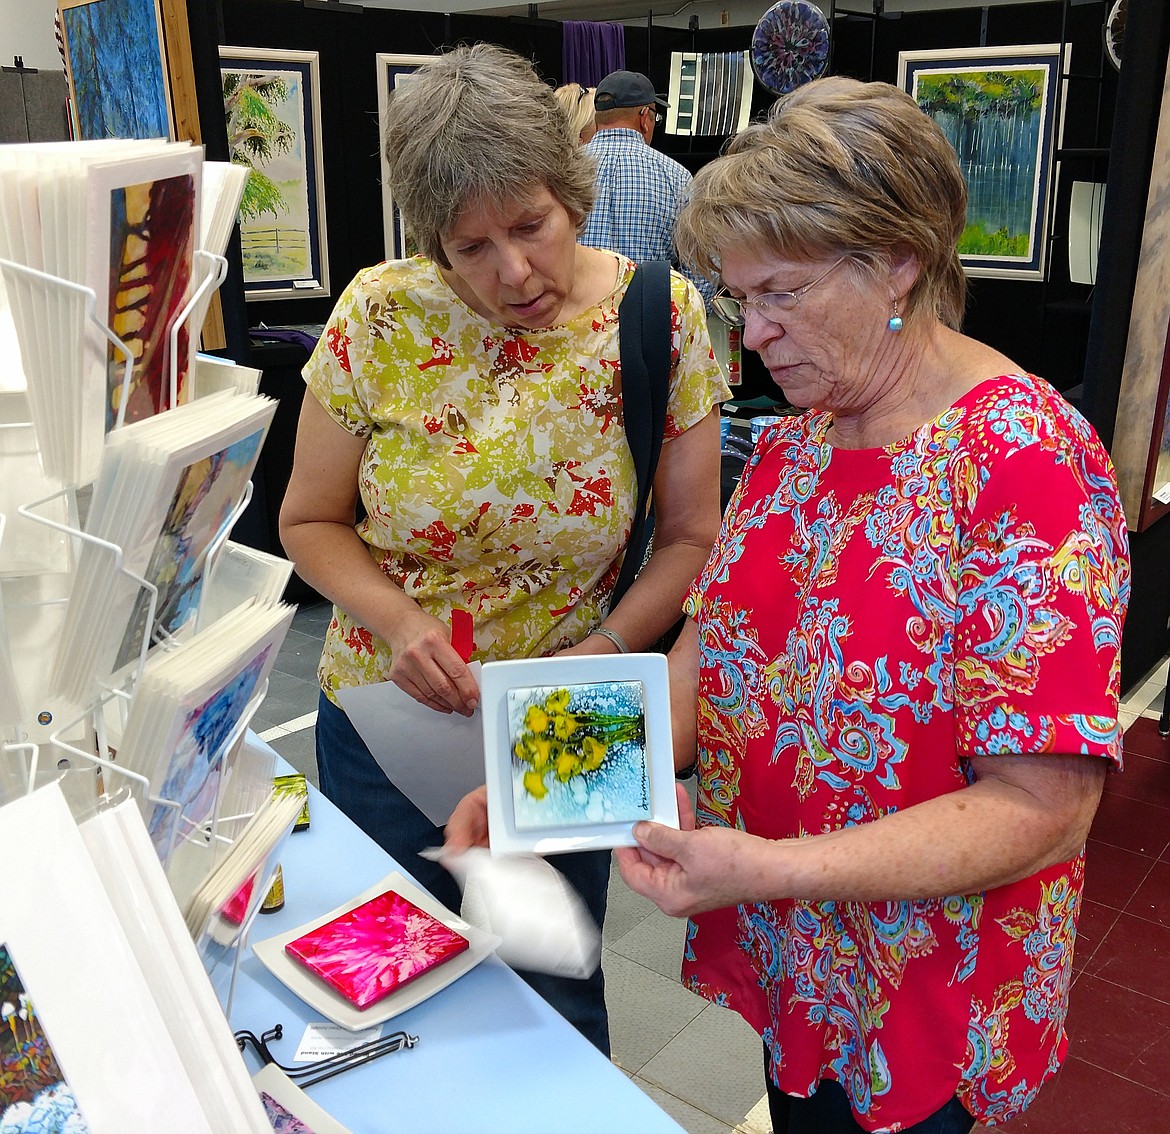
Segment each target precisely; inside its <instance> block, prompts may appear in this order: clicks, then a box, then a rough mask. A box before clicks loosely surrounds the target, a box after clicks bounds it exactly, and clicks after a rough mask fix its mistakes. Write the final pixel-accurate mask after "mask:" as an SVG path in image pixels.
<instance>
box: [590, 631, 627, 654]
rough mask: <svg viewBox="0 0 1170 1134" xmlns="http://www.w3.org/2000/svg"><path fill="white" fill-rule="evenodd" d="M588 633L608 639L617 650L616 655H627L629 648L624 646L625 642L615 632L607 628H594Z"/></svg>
mask: <svg viewBox="0 0 1170 1134" xmlns="http://www.w3.org/2000/svg"><path fill="white" fill-rule="evenodd" d="M590 633H593V634H600V635H601V636H602V637H603V638H608V639H609V640H610V641H611V642H612V643H613V644H614V645H615V646H617V648H618V653H620V654H628V653H629V652H630V647H629V646H627V645H626V640H625V638H623V637H622V636H621V635H620V634H619V633H618V632H617V631H616V630H610V629H609V627H607V626H595V627H594V628H593V629H592V631H590Z"/></svg>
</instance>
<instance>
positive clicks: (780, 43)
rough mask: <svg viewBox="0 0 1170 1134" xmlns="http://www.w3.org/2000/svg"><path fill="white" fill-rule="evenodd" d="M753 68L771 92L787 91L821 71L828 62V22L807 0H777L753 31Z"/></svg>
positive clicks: (757, 76) (815, 76)
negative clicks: (778, 0)
mask: <svg viewBox="0 0 1170 1134" xmlns="http://www.w3.org/2000/svg"><path fill="white" fill-rule="evenodd" d="M751 59H752V70H753V71H755V73H756V78H757V79H759V80H760V82H761V83H762V84H763V85H764V86H765V87H767V88H768V90H770V91H772V92H773V93H774V94H787V93H788V92H789V91H791V90H795V89H796V88H797V87H799V86H801V85H802V84H803V83H807V82H809V81H811V80H812V79H815V78H817V77H818V76H820V75H822V74H824V72H825V68H826V67H827V66H828V65H829V22H828V20H826V19H825V14H824V13H823V12H822V11H821V10H820V8H818V7H817V6H816V5H815V4H810V3H809V0H780V2H779V3H778V4H773V5H772V7H771V8H769V9H768V10H767V11H766V12H765V13H764V14H763V15H762V16H761V17H760V22H759V23H758V24H756V30H755V32H754V33H753V34H752V55H751Z"/></svg>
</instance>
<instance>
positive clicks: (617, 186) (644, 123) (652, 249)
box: [579, 71, 714, 301]
mask: <svg viewBox="0 0 1170 1134" xmlns="http://www.w3.org/2000/svg"><path fill="white" fill-rule="evenodd" d="M668 105H669V104H668V103H667V101H666V99H664V98H663V97H662V96H661V95H659V94H657V93H655V90H654V85H653V84H652V83H651V82H650V80H649V79H648V78H647V77H646V76H645V75H642V74H639V73H638V72H637V71H613V72H611V73H610V74H608V75H606V77H605V78H604V79H602V80H601V82H600V83H598V84H597V89H596V91H594V94H593V106H594V109H595V111H596V124H597V133H596V134H594V135H593V138H592V139H591V140H590V141H589V142H588V143H587V144H586V145H585V147H584V149H585V152H586V153H587V154H589V155H590V156H591V157H592V158H593V159H594V161H596V162H597V182H596V184H597V199H596V201H595V202H594V205H593V208H592V209H591V210H590V212H589V217H588V219H587V220H586V222H585V230H584V231H583V232H582V234H581V236H580V237H579V239H580V241H581V243H582V244H588V245H590V246H591V247H593V248H609V249H611V250H612V251H614V252H620V253H621V254H622V255H623V256H628V257H629V258H630V259H631V260H634V261H635V262H639V261H642V260H669V261H670V262H671V263H672V264H675V265H676V266H677V265H678V256H677V255H676V253H675V250H674V221H675V217H676V216H677V215H678V211H679V208H680V207H681V205H682V201H683V197H684V195H685V194H686V191H687V189H688V188H689V187H690V184H691V175H690V173H689V172H688V171H687V169H686V168H685V167H684V166H682V165H680V164H679V163H678V162H677V161H675V160H674V158H672V157H668V156H667V155H666V154H664V153H661V152H659V151H658V150H656V149H654V148H653V146H651V145H650V142H651V139H652V138H653V137H654V127H655V125H656V124H657V123H658V122H661V121H662V115H661V114H660V113H659V108H662V109H663V110H665V109H666V108H667V107H668ZM686 274H687V275H688V276H689V277H690V278H691V280H692V281H693V282H694V283H695V284H696V286H697V287H698V288H699V291H700V292H701V293H702V296H703V299H704V301H709V300H710V298H711V296H712V294H713V293H714V286H713V285H712V284H711V283H710V282H709V281H707V280H704V279H702V278H701V277H696V276H694V275H691V273H690V272H687V273H686Z"/></svg>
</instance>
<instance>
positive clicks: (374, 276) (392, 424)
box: [305, 257, 730, 700]
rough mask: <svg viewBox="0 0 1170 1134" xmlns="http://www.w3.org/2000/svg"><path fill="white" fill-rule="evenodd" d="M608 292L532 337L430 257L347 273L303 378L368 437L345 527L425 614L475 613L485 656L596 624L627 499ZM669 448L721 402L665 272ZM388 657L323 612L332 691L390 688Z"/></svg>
mask: <svg viewBox="0 0 1170 1134" xmlns="http://www.w3.org/2000/svg"><path fill="white" fill-rule="evenodd" d="M633 270H634V265H633V263H632V262H630V261H629V260H625V259H624V258H622V260H621V270H620V272H619V280H618V284H617V287H616V288H615V289H614V291H613V292H612V294H610V295H609V296H607V297H606V298H605V299H604V300H602V301H601V303H600V304H598V305H597V306H595V307H591V308H589V309H588V310H586V311H584V312H583V313H582V314H580V315H578V316H577V317H576V318H575V319H572V320H570V321H569V322H567V323H565V324H563V325H560V326H556V327H551V328H548V329H546V330H539V331H527V330H523V329H516V328H509V327H504V326H501V325H498V324H495V323H492V322H490V321H489V320H487V319H485V318H484V317H483V316H481V315H478V314H476V313H475V312H473V311H472V310H471V309H470V308H469V307H467V306H466V304H464V303H463V302H462V301H461V300H460V299H459V298H458V297H457V296H456V295H455V293H454V292H453V291H452V290H451V288H450V287H449V286H448V285H447V283H446V282H445V281H444V280H443V278H442V276H441V275H440V273H439V270H438V268H437V267H436V266H435V264H434V263H432V262H431V261H430V260H427V259H425V258H423V257H415V258H413V259H411V260H393V261H388V262H387V263H384V264H379V265H377V266H376V267H373V268H369V269H366V270H365V271H363V272H361V273H359V274H358V276H357V277H356V278H355V279H354V280H353V282H352V283H351V284H350V285H349V287H348V288H347V289H346V290H345V293H344V294H343V295H342V296H341V298H340V300H339V301H338V303H337V306H336V307H335V308H334V311H333V314H332V316H331V317H330V320H329V323H328V325H327V326H326V328H325V333H324V335H323V336H322V338H321V341H320V343H319V344H318V346H317V349H316V350H315V351H314V352H313V355H312V357H311V358H310V359H309V362H308V365H307V366H306V367H305V381H306V383H307V384H308V388H309V390H310V391H312V393H313V395H314V396H315V397H316V398H317V399H318V400H319V401H320V403H321V404H322V405H323V406H324V407H325V409H326V411H327V412H328V413H329V414H330V416H331V417H333V419H334V420H335V421H337V423H338V424H339V425H341V427H342V428H343V429H345V430H346V431H347V432H349V433H352V434H353V435H354V436H358V437H366V438H367V439H368V441H367V445H366V450H365V453H364V455H363V457H362V461H361V464H360V466H359V470H358V479H359V488H360V492H361V499H362V503H363V505H364V507H365V511H366V517H365V519H363V520H362V521H361V522H360V523H359V524H358V525H357V528H356V531H357V533H358V535H359V536H360V537H361V539H362V540H363V542H365V543H366V545H367V546H368V547H369V549H370V554H371V556H372V557H373V558H374V561H375V562H376V563H377V564H378V565H379V566H380V567H381V569H382V571H384V572H385V574H386V575H387V576H388V577H389V578H390V579H391V580H393V582H394V583H396V584H397V585H398V586H399V587H401V588H402V589H403V590H404V591H405V592H406V593H407V594H408V595H409V596H410V597H411V598H413V599H414V600H415V601H416V602H418V604H419V605H420V606H421V607H422V608H423V609H424V610H426V611H427V612H428V613H430V614H433V615H434V616H435V617H437V618H439V619H441V620H443V621H444V622H446V621H449V619H450V614H451V611H452V610H453V609H456V608H459V609H462V610H466V611H468V612H470V614H471V615H472V618H473V620H474V628H475V650H474V654H473V657H476V658H478V659H480V660H488V659H502V658H513V657H532V656H537V655H542V654H551V653H554V652H556V651H557V650H561V649H565V648H567V647H568V646H571V645H573V644H575V643H576V642H579V641H580V640H581V639H582V638H584V637H585V636H586V635H587V634H588V633H589V631H590V630H591V629H592V628H593V627H594V626H596V625H597V624H598V623H599V622H600V621H601V620H602V618H603V617H604V616H605V614H606V612H607V610H608V607H609V600H610V595H611V593H612V590H613V586H614V583H615V582H616V580H617V574H618V570H619V569H620V567H621V560H622V550H623V548H624V547H625V544H626V540H627V538H628V536H629V531H630V521H631V518H632V516H633V510H634V502H635V497H636V493H637V480H636V476H635V473H634V465H633V460H632V458H631V456H630V451H629V446H628V444H627V441H626V435H625V428H624V423H623V418H622V401H621V392H620V391H621V366H620V361H619V357H620V356H619V348H618V314H617V312H618V304H619V303H620V302H621V299H622V296H623V295H624V294H625V290H626V287H627V286H628V284H629V281H630V278H631V276H632V275H633ZM671 338H672V343H671V378H670V398H669V405H668V412H667V418H666V429H665V433H664V440H665V441H666V442H669V441H670V439H671V438H673V437H677V436H678V435H679V434H681V433H683V432H685V431H686V430H687V429H689V428H690V427H691V426H692V425H695V424H696V423H697V422H699V421H701V420H702V419H703V418H704V417H705V416H706V415H707V414H708V413H709V412H710V411H711V408H712V407H713V406H714V405H716V404H717V403H718V402H719V401H721V400H722V399H724V398H726V397H728V396H729V394H730V391H729V390H728V388H727V386H726V384H725V383H724V381H723V377H722V374H721V372H720V370H719V366H718V363H717V362H716V361H715V358H714V356H713V354H712V352H711V344H710V341H709V339H708V337H707V324H706V318H705V315H704V311H703V303H702V300H701V299H700V298H699V295H698V293H697V292H696V290H695V288H694V286H693V285H692V284H690V283H689V282H688V281H687V280H685V279H684V278H683V277H682V276H680V275H678V274H677V273H673V274H672V277H671ZM390 662H391V657H390V650H389V647H388V646H387V645H386V643H384V642H383V641H381V640H380V639H379V638H377V637H375V636H374V635H373V634H372V633H371V632H370V631H369V630H368V629H366V628H365V627H363V626H359V625H357V624H355V623H354V621H353V620H352V619H351V618H350V617H349V616H348V615H347V614H346V613H345V612H344V611H342V610H335V611H334V617H333V619H332V621H331V623H330V626H329V630H328V633H327V635H326V639H325V649H324V652H323V654H322V657H321V666H320V670H319V674H320V678H321V685H322V688H323V689H324V690H325V692H326V694H327V695H328V696H329V697H330V698H331V699H334V700H335V691H336V690H337V689H340V688H345V687H348V686H352V685H361V684H368V683H371V682H377V681H385V680H387V677H388V671H389V668H390Z"/></svg>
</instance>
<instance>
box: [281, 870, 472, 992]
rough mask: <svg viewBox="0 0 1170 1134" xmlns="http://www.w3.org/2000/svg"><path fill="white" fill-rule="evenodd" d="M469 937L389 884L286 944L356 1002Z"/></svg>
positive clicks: (457, 949) (440, 958)
mask: <svg viewBox="0 0 1170 1134" xmlns="http://www.w3.org/2000/svg"><path fill="white" fill-rule="evenodd" d="M467 945H468V942H467V938H466V937H464V936H462V934H459V933H456V932H455V930H453V929H451V928H450V927H449V926H446V925H444V924H443V923H442V922H441V921H439V920H438V918H435V917H432V916H431V915H430V914H429V913H427V912H426V911H425V910H421V909H419V908H418V906H416V905H415V904H414V903H413V902H411V901H410V900H408V899H407V898H404V897H403V896H402V895H401V894H397V893H395V892H394V891H393V890H387V891H386V892H385V893H384V894H379V895H378V896H377V897H376V898H371V899H370V900H369V901H368V902H363V903H362V904H361V905H360V906H357V907H356V908H355V909H352V910H350V911H349V912H348V913H344V914H341V915H340V916H338V917H335V918H334V919H333V920H332V921H329V922H326V923H325V924H324V925H322V926H319V927H318V928H316V929H313V930H310V931H309V932H308V933H306V934H304V935H303V936H301V937H298V938H296V940H294V941H290V942H289V943H288V944H287V945H285V947H284V948H285V951H286V952H287V953H288V954H289V955H290V956H292V957H294V958H295V959H296V960H298V961H299V962H300V963H301V964H302V965H304V966H305V967H306V968H307V969H309V970H310V971H311V972H314V973H316V974H317V976H319V977H320V978H321V979H322V980H324V981H326V982H327V983H328V984H330V985H332V986H333V987H334V988H335V989H336V990H337V991H338V992H340V993H341V995H342V996H344V997H345V998H346V999H347V1000H349V1001H350V1002H351V1003H353V1004H355V1005H356V1006H357V1007H358V1008H366V1007H368V1006H369V1005H370V1004H373V1003H374V1002H375V1001H378V1000H380V999H381V998H382V997H383V996H386V995H388V994H389V993H391V992H393V991H394V990H395V989H397V988H401V987H402V986H403V985H404V984H406V983H407V982H408V981H412V980H414V979H415V978H416V977H419V976H421V975H422V974H423V973H425V972H427V971H428V970H430V969H433V968H434V967H435V966H436V965H441V964H442V963H443V962H444V961H447V960H450V959H451V958H452V957H453V956H455V955H456V954H457V953H461V952H463V950H464V949H466V948H467Z"/></svg>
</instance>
